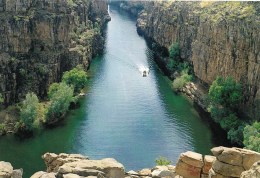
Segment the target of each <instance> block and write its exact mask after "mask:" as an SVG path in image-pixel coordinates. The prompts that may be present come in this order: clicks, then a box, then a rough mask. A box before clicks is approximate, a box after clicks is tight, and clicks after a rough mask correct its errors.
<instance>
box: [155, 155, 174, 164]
mask: <svg viewBox="0 0 260 178" xmlns="http://www.w3.org/2000/svg"><path fill="white" fill-rule="evenodd" d="M155 163H156V165H157V166H167V165H169V164H171V161H170V160H168V159H167V158H165V157H162V156H160V157H159V158H158V159H156V160H155Z"/></svg>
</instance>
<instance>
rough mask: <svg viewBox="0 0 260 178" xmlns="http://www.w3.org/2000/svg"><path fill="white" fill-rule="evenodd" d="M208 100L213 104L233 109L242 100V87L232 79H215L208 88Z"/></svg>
mask: <svg viewBox="0 0 260 178" xmlns="http://www.w3.org/2000/svg"><path fill="white" fill-rule="evenodd" d="M209 98H210V100H211V102H212V103H213V104H216V105H222V106H223V107H227V108H230V109H235V108H237V106H238V105H239V103H240V102H241V99H242V87H241V85H240V84H239V83H236V81H235V80H234V79H233V78H232V77H227V78H226V79H225V78H223V77H217V79H216V80H215V81H214V82H213V83H212V85H211V86H210V89H209Z"/></svg>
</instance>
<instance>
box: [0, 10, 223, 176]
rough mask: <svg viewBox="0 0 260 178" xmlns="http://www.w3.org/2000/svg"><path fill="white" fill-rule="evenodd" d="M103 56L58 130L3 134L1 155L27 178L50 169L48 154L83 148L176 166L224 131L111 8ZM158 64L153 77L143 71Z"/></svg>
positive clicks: (130, 165) (136, 162)
mask: <svg viewBox="0 0 260 178" xmlns="http://www.w3.org/2000/svg"><path fill="white" fill-rule="evenodd" d="M110 15H111V17H112V21H111V22H109V23H108V25H107V30H106V47H105V53H104V55H102V56H100V57H98V58H96V59H94V60H93V61H92V64H91V67H90V71H89V73H90V80H89V82H88V88H87V91H88V93H87V95H86V96H85V97H84V98H83V99H82V100H81V101H80V104H81V106H80V108H78V109H76V110H72V111H71V112H70V113H69V114H68V115H67V117H66V119H65V120H64V121H63V122H62V123H61V124H60V125H59V126H58V127H55V128H52V129H46V130H42V131H39V133H36V134H35V136H34V137H33V138H29V139H25V140H19V139H17V138H15V137H14V136H5V137H2V138H0V160H4V161H9V162H11V163H12V165H13V166H14V167H15V168H20V167H22V168H23V169H24V177H25V178H27V177H30V175H32V174H33V173H34V172H36V171H39V170H45V165H44V163H43V160H42V159H41V155H42V154H44V153H45V152H55V153H60V152H66V153H80V154H84V155H87V156H89V157H90V158H92V159H100V158H105V157H113V158H115V159H117V160H118V161H119V162H121V163H122V164H124V166H125V168H126V170H130V169H135V170H137V169H141V168H145V167H152V166H154V165H155V163H154V160H155V159H156V158H157V157H158V156H165V157H167V158H168V159H170V160H172V162H173V164H175V162H176V161H177V159H178V156H179V154H180V153H182V152H185V151H188V150H192V151H196V152H200V153H203V154H208V153H210V148H212V147H213V146H215V145H216V144H221V143H214V141H213V140H216V137H217V134H213V132H212V125H211V124H209V123H208V122H207V119H205V118H203V117H201V116H200V115H199V113H198V112H197V111H196V110H195V109H194V107H193V104H192V103H191V102H190V101H188V100H187V99H186V98H185V97H183V96H181V95H176V94H174V92H173V91H172V89H171V83H170V81H169V80H168V79H167V77H165V76H164V75H163V74H162V73H161V72H160V70H159V69H158V68H157V66H156V64H155V63H154V62H153V58H152V52H151V51H150V50H149V49H148V47H147V45H146V42H145V40H144V39H143V38H142V37H140V36H138V34H137V32H136V27H135V21H134V20H133V19H131V18H130V17H129V16H128V15H127V14H125V13H124V12H119V11H117V10H115V9H113V10H110ZM140 66H151V72H150V74H149V76H148V77H142V76H141V73H140V71H139V70H138V68H140Z"/></svg>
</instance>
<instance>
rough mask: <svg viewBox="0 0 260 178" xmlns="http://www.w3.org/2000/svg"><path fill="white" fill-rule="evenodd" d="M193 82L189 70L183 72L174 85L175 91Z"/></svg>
mask: <svg viewBox="0 0 260 178" xmlns="http://www.w3.org/2000/svg"><path fill="white" fill-rule="evenodd" d="M191 80H192V75H189V74H188V70H182V72H181V76H180V77H177V78H176V79H175V80H174V81H173V83H172V86H173V89H174V90H176V91H178V90H181V89H182V88H183V87H184V85H186V84H187V83H188V82H190V81H191Z"/></svg>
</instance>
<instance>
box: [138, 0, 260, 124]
mask: <svg viewBox="0 0 260 178" xmlns="http://www.w3.org/2000/svg"><path fill="white" fill-rule="evenodd" d="M259 9H260V3H258V2H228V3H227V2H215V3H209V2H206V3H201V2H151V3H149V4H147V5H146V6H145V10H144V11H142V12H141V14H140V15H139V19H138V20H137V28H138V31H139V32H141V33H142V34H143V35H144V36H145V37H146V38H149V39H152V40H153V41H155V42H156V43H158V44H159V45H160V46H162V47H165V48H168V47H169V46H170V45H171V44H172V43H173V42H178V43H179V44H180V48H181V58H183V59H184V60H187V61H189V62H190V63H192V64H193V67H194V73H195V76H196V77H197V78H198V79H199V81H200V82H201V83H202V84H203V85H204V86H206V87H207V86H209V85H210V84H211V83H212V82H213V81H214V80H215V78H216V77H217V76H224V77H226V76H232V77H234V78H235V79H236V80H237V81H239V82H241V83H242V84H243V89H244V102H243V106H242V108H243V111H244V112H245V113H246V114H247V115H248V116H250V117H252V118H256V119H258V118H259V117H260V53H259V51H260V45H259V44H260V38H259V36H260V31H259V30H258V29H259V28H260V19H259Z"/></svg>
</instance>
